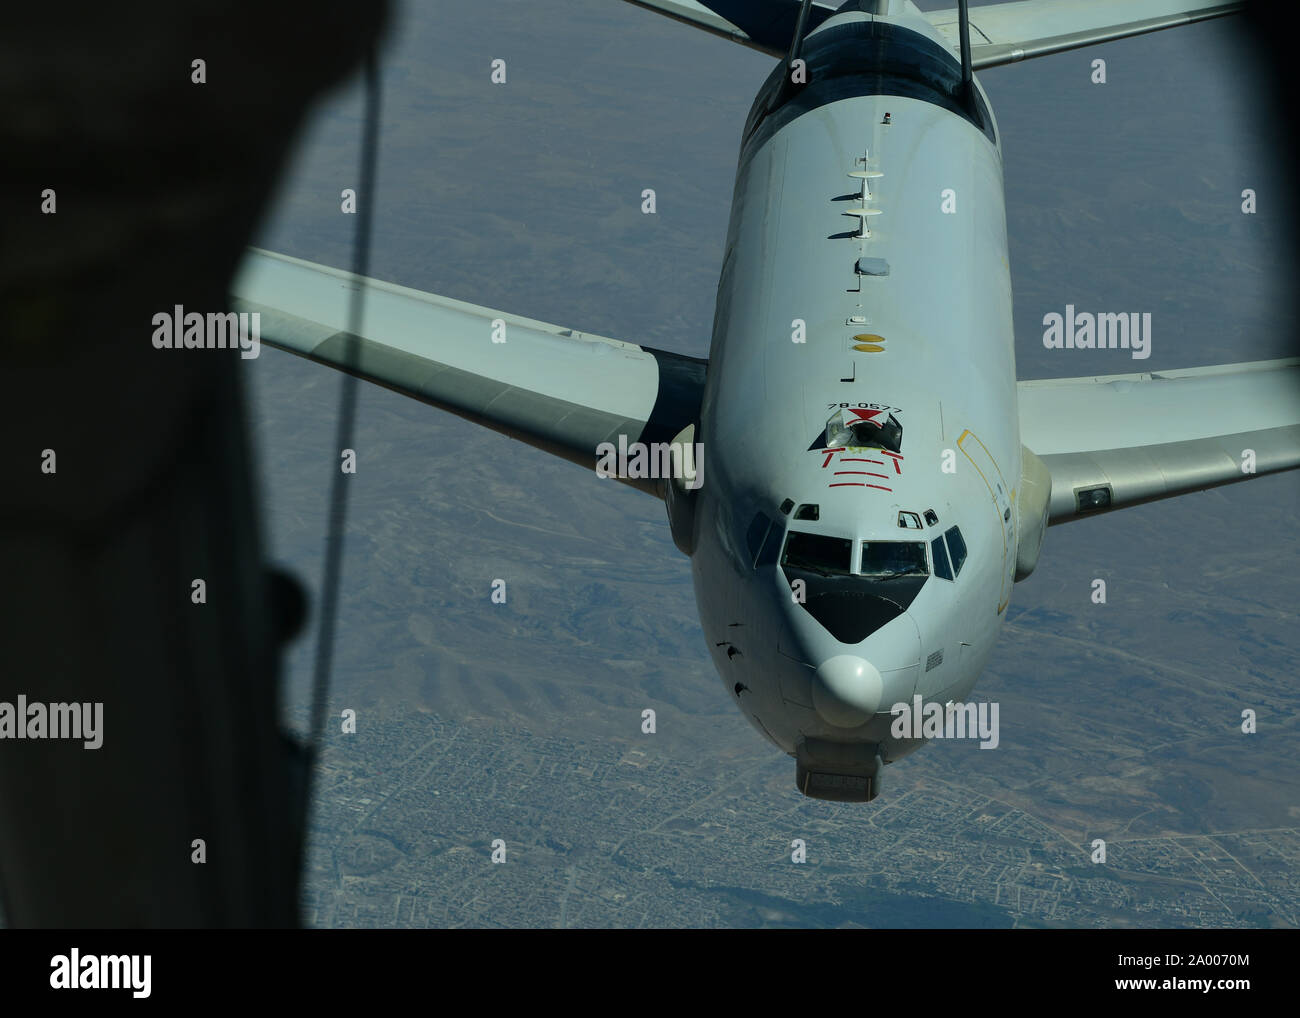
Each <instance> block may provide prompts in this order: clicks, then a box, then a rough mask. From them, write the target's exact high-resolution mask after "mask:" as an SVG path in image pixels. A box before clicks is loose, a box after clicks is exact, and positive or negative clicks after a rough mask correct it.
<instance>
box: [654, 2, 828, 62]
mask: <svg viewBox="0 0 1300 1018" xmlns="http://www.w3.org/2000/svg"><path fill="white" fill-rule="evenodd" d="M628 3H633V4H636V5H637V6H638V7H644V8H645V9H646V10H649V11H654V12H656V13H658V14H664V15H667V16H668V17H670V18H673V19H674V20H676V21H681V22H685V23H686V24H688V25H694V26H695V27H696V28H702V29H704V30H705V31H706V32H712V33H713V34H714V35H720V36H722V37H723V38H724V39H730V40H731V41H732V42H738V43H740V44H741V45H742V46H748V47H749V48H750V49H756V50H760V51H761V52H763V53H767V54H769V55H770V56H774V57H783V56H785V53H786V50H788V49H789V48H790V38H791V36H793V35H794V26H795V22H796V21H797V20H798V18H799V3H800V0H757V2H756V0H705V2H704V3H696V2H695V0H628ZM838 6H839V4H837V3H814V4H813V5H812V7H810V8H809V10H808V22H807V25H806V27H805V31H808V32H811V31H812V30H813V29H814V28H816V27H817V26H818V25H820V24H821V23H822V22H823V21H825V20H826V19H827V18H829V17H830V16H831V15H832V14H834V13H835V8H836V7H838Z"/></svg>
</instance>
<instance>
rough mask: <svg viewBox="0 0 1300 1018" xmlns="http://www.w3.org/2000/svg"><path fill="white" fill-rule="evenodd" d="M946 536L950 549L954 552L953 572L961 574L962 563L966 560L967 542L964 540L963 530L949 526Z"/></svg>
mask: <svg viewBox="0 0 1300 1018" xmlns="http://www.w3.org/2000/svg"><path fill="white" fill-rule="evenodd" d="M944 536H945V537H946V538H948V550H949V551H950V552H952V569H953V572H955V573H956V574H957V575H958V576H960V575H961V567H962V563H964V562H965V561H966V542H965V541H964V540H962V536H961V531H960V530H958V529H957V528H956V527H950V528H948V531H947V533H946V534H944Z"/></svg>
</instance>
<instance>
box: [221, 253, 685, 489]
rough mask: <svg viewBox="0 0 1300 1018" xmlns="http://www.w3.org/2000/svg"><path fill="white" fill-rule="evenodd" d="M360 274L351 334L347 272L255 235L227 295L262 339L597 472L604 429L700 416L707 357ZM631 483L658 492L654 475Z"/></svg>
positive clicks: (643, 433) (655, 437) (666, 425)
mask: <svg viewBox="0 0 1300 1018" xmlns="http://www.w3.org/2000/svg"><path fill="white" fill-rule="evenodd" d="M362 283H363V285H364V286H365V288H366V292H365V301H364V304H363V316H362V325H361V330H360V334H359V336H358V337H353V336H352V334H351V333H349V332H347V331H346V330H347V327H348V313H349V305H350V301H351V297H352V293H353V289H354V283H353V277H352V274H351V273H349V272H343V271H340V270H339V269H333V268H329V267H328V266H325V265H316V264H314V263H312V262H307V261H303V260H301V259H298V258H290V257H288V256H286V255H281V254H274V253H272V252H270V251H261V250H258V249H256V248H250V249H249V253H248V255H247V256H246V258H245V260H244V262H243V264H242V265H241V267H240V269H239V272H238V274H237V275H236V278H235V282H234V284H233V285H232V288H231V289H232V292H231V296H232V298H233V304H232V308H233V310H235V311H240V312H258V313H259V314H260V323H261V339H262V342H265V343H267V344H268V345H270V346H272V347H276V348H278V349H281V350H287V351H289V352H290V353H295V354H299V355H300V356H303V357H306V358H308V359H310V360H314V361H317V362H318V363H321V364H327V365H329V366H330V367H333V368H338V369H340V370H344V371H350V372H351V373H352V374H354V375H356V376H357V377H359V378H364V379H366V380H367V381H370V382H374V383H376V384H378V385H382V386H384V387H385V388H387V389H392V390H393V391H394V392H400V393H402V394H403V395H405V396H410V397H412V398H413V399H418V400H420V401H421V402H422V403H428V404H429V405H430V406H435V407H438V408H440V409H442V410H447V411H449V412H451V413H454V414H456V415H457V416H460V417H464V418H465V419H466V420H470V421H474V422H475V423H477V424H482V425H485V426H486V427H489V428H492V429H493V430H495V431H499V432H502V433H503V434H506V435H509V436H510V437H512V438H516V439H519V440H520V441H522V442H526V443H527V444H529V445H532V446H535V447H536V448H539V449H543V450H546V451H547V452H551V453H554V454H555V455H557V456H561V457H563V458H564V459H567V460H569V461H571V462H573V463H578V464H581V465H582V466H585V467H587V468H590V469H592V470H593V471H594V468H595V464H596V459H597V455H596V447H597V445H599V444H600V443H602V442H610V443H612V444H613V445H614V446H615V447H617V446H618V445H619V437H620V436H626V441H627V443H629V444H630V443H632V442H644V443H647V444H649V443H658V442H671V441H673V439H674V438H675V437H677V435H678V433H679V432H680V431H681V430H682V429H683V428H685V427H686V426H687V425H690V424H694V423H696V422H697V421H698V418H699V408H700V400H701V398H702V396H703V392H704V373H705V368H706V362H705V361H703V360H700V359H698V358H695V357H685V356H682V355H680V354H673V353H666V352H664V351H660V350H650V349H647V348H644V347H640V346H636V345H634V344H631V343H622V342H619V341H618V340H614V339H606V338H605V337H603V336H593V335H589V334H585V333H581V332H576V331H574V330H573V329H567V328H562V327H560V326H557V325H548V324H546V323H545V322H538V321H534V320H533V319H530V318H521V317H519V316H518V315H511V314H506V313H505V312H502V311H492V310H489V309H487V308H482V307H478V306H477V305H474V304H467V303H465V302H463V301H458V300H452V299H450V298H447V297H438V296H435V295H433V294H430V293H423V292H421V291H419V290H412V289H408V288H407V287H404V286H396V285H394V284H392V283H385V282H381V281H379V280H377V279H364V280H362ZM494 336H495V338H496V340H503V341H494ZM349 340H355V341H354V342H349ZM625 483H628V484H630V485H632V486H634V487H637V488H640V489H641V490H643V491H647V492H650V493H651V494H654V495H658V496H660V497H663V492H662V490H661V482H660V481H659V480H651V479H626V481H625Z"/></svg>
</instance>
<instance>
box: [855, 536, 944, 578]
mask: <svg viewBox="0 0 1300 1018" xmlns="http://www.w3.org/2000/svg"><path fill="white" fill-rule="evenodd" d="M861 573H862V575H863V576H870V577H872V578H873V579H877V580H892V579H894V578H895V577H897V576H929V575H930V569H929V567H928V566H927V565H926V561H925V542H924V541H863V542H862V569H861Z"/></svg>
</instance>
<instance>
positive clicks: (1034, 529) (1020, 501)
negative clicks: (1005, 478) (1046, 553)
mask: <svg viewBox="0 0 1300 1018" xmlns="http://www.w3.org/2000/svg"><path fill="white" fill-rule="evenodd" d="M1020 463H1021V473H1020V490H1019V491H1017V492H1016V517H1017V519H1019V520H1020V538H1019V541H1018V542H1017V544H1016V581H1017V582H1019V581H1020V580H1023V579H1024V578H1025V577H1026V576H1028V575H1029V574H1030V573H1032V572H1033V571H1034V566H1036V565H1038V554H1039V552H1041V551H1042V550H1043V538H1044V537H1046V536H1047V514H1048V510H1049V509H1050V507H1051V502H1052V472H1051V471H1050V470H1048V469H1047V464H1045V463H1044V462H1043V461H1042V460H1040V459H1039V458H1038V457H1037V456H1035V455H1034V454H1033V453H1032V452H1030V451H1029V450H1028V449H1026V448H1024V447H1023V446H1022V447H1021V450H1020Z"/></svg>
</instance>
